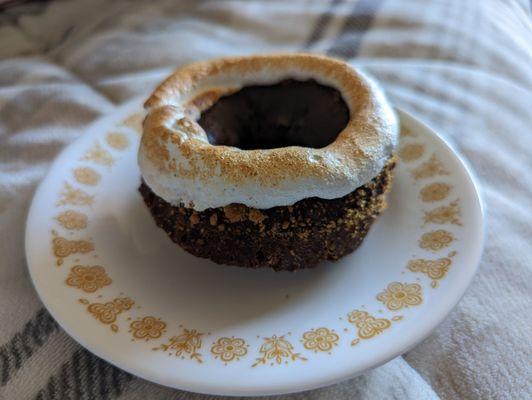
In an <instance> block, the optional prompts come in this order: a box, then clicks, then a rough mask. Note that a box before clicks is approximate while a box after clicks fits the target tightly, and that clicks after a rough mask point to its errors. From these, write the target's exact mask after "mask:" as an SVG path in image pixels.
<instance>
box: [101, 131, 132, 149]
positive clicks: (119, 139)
mask: <svg viewBox="0 0 532 400" xmlns="http://www.w3.org/2000/svg"><path fill="white" fill-rule="evenodd" d="M105 141H106V142H107V144H108V145H109V146H111V147H112V148H113V149H115V150H125V149H127V148H128V147H129V138H128V137H127V135H125V134H123V133H120V132H109V133H108V134H107V135H106V136H105Z"/></svg>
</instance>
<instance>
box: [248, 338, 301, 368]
mask: <svg viewBox="0 0 532 400" xmlns="http://www.w3.org/2000/svg"><path fill="white" fill-rule="evenodd" d="M263 339H264V342H263V343H262V345H261V346H260V349H259V353H260V354H261V355H262V356H261V357H258V358H257V360H256V361H255V363H254V364H253V365H252V366H251V367H256V366H257V365H261V364H266V363H267V362H270V365H274V363H277V364H281V363H282V362H283V361H284V362H285V363H286V364H288V361H296V360H301V361H307V359H306V358H305V357H303V356H301V355H300V354H299V353H294V346H292V344H291V343H290V342H289V341H288V340H287V339H286V335H281V336H277V335H273V336H271V337H264V338H263Z"/></svg>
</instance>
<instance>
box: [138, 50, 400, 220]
mask: <svg viewBox="0 0 532 400" xmlns="http://www.w3.org/2000/svg"><path fill="white" fill-rule="evenodd" d="M284 80H295V81H309V80H313V81H316V82H318V83H319V84H320V85H323V86H328V87H332V88H334V89H336V90H337V91H339V92H340V93H341V95H342V98H343V101H344V102H345V104H346V105H347V107H348V109H349V114H350V115H349V120H348V122H347V125H346V126H345V127H344V129H343V130H342V131H341V132H340V133H339V134H338V136H337V137H336V139H335V140H334V141H333V142H332V143H330V144H328V145H326V146H325V147H321V148H312V147H301V146H288V147H276V148H269V149H255V150H243V149H240V148H238V147H232V146H225V145H213V144H211V143H209V140H208V137H207V134H206V132H205V131H204V129H203V128H202V127H201V126H200V125H199V124H198V122H197V121H198V120H199V118H200V117H201V113H202V112H204V111H205V110H207V109H208V108H209V107H211V106H212V105H213V104H214V103H216V101H217V100H218V99H220V97H222V96H226V95H229V94H232V93H235V92H237V91H239V90H241V89H242V88H245V87H248V86H260V85H265V86H266V85H274V84H276V83H279V82H281V81H284ZM145 107H146V109H147V112H148V113H147V117H146V119H145V121H144V133H143V136H142V141H141V145H140V149H139V165H140V169H141V173H142V176H143V179H144V180H145V182H146V184H147V185H148V186H149V187H150V188H151V189H152V190H153V191H154V192H155V193H156V194H157V195H158V196H160V197H162V198H163V199H164V200H166V201H167V202H169V203H171V204H175V205H177V204H184V205H185V206H187V207H192V208H194V209H196V210H198V211H202V210H205V209H207V208H214V207H222V206H227V205H229V204H233V203H237V204H245V205H246V206H248V207H254V208H262V209H265V208H271V207H275V206H286V205H291V204H293V203H295V202H297V201H299V200H301V199H304V198H308V197H320V198H325V199H332V198H339V197H342V196H344V195H346V194H347V193H350V192H352V191H353V190H354V189H356V188H357V187H359V186H362V185H364V184H365V183H367V182H369V181H370V180H371V179H372V178H374V177H375V176H377V175H378V173H379V172H380V171H381V169H382V168H383V167H384V165H385V164H386V162H387V160H388V159H389V158H390V156H391V153H392V151H393V149H394V148H395V146H396V143H397V138H398V128H397V120H396V116H395V114H394V112H393V110H392V108H391V106H390V105H389V103H388V101H387V100H386V98H385V96H384V94H383V93H382V91H381V90H380V89H379V88H378V87H377V86H376V84H375V83H374V82H373V81H372V80H371V79H369V78H368V77H367V76H365V75H364V74H362V73H361V72H360V71H358V70H356V69H354V68H353V67H351V66H349V65H348V64H347V63H345V62H343V61H339V60H335V59H331V58H327V57H323V56H317V55H310V54H283V55H269V56H251V57H237V58H222V59H217V60H212V61H207V62H201V63H196V64H191V65H189V66H186V67H184V68H181V69H178V70H177V71H176V72H174V73H173V74H172V75H171V76H170V77H169V78H168V79H167V80H166V81H165V82H163V83H162V84H161V85H160V86H159V87H158V88H157V89H156V90H155V91H154V93H153V94H152V95H151V97H150V98H149V99H148V101H146V103H145Z"/></svg>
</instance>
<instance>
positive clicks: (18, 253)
mask: <svg viewBox="0 0 532 400" xmlns="http://www.w3.org/2000/svg"><path fill="white" fill-rule="evenodd" d="M529 7H530V5H529V3H528V2H527V1H526V0H521V1H519V0H506V1H503V0H483V1H478V0H403V1H397V0H396V1H393V0H388V1H384V0H358V1H348V0H332V1H323V2H318V1H304V0H297V1H296V0H291V1H228V0H225V1H193V0H188V1H184V0H183V1H179V2H177V1H151V2H148V1H145V2H141V1H126V0H117V1H110V0H109V1H104V0H76V1H70V2H61V1H55V2H51V3H48V4H46V5H37V6H35V5H33V6H24V7H19V8H14V9H11V10H10V11H9V12H7V13H4V14H3V15H0V57H1V58H2V60H0V255H1V257H0V304H1V307H0V399H8V400H11V399H41V400H44V399H54V400H55V399H115V398H122V399H147V398H149V399H182V398H192V399H204V398H207V396H201V395H193V394H189V393H185V392H181V391H178V390H172V389H168V388H164V387H161V386H158V385H155V384H152V383H149V382H146V381H144V380H142V379H139V378H135V377H132V376H131V375H129V374H127V373H125V372H123V371H121V370H119V369H117V368H114V367H112V366H110V365H109V364H107V363H106V362H104V361H102V360H100V359H98V358H96V357H95V356H93V355H92V354H90V353H88V352H87V351H86V350H84V349H82V348H81V347H80V346H79V345H77V344H76V343H75V342H74V341H73V340H72V339H70V338H69V337H68V336H67V335H66V334H65V333H64V332H63V331H62V330H61V329H60V328H59V327H58V326H57V324H56V323H55V322H54V321H53V319H52V318H51V317H50V316H49V314H48V313H47V312H46V310H45V309H44V308H43V306H42V304H41V303H40V301H39V299H38V298H37V296H36V294H35V291H34V289H33V288H32V285H31V282H30V279H29V276H28V272H27V269H26V264H25V258H24V246H23V233H24V224H25V218H26V213H27V210H28V206H29V204H30V202H31V198H32V195H33V192H34V190H35V187H36V186H37V184H38V183H39V181H40V180H41V179H42V178H43V176H44V175H45V174H46V171H47V169H48V167H49V165H50V162H51V161H52V160H53V159H54V157H55V156H56V155H57V154H58V152H59V151H60V150H61V149H62V148H63V147H64V146H66V145H68V144H69V143H71V142H72V141H73V140H75V139H76V138H77V137H78V136H79V135H82V134H83V132H84V130H85V127H87V126H88V125H89V124H91V123H92V122H94V121H95V120H97V119H98V118H100V117H102V116H103V115H106V114H109V113H112V112H113V109H114V108H115V107H116V106H117V105H119V104H120V103H122V102H124V101H126V100H128V99H130V98H132V97H134V96H146V95H147V93H149V91H150V90H151V89H152V88H153V87H154V85H156V84H157V83H158V82H159V81H160V80H161V79H163V78H164V77H165V75H167V74H168V72H169V71H170V70H171V69H173V68H175V67H176V66H178V65H182V64H185V63H188V62H190V61H193V60H200V59H205V58H210V57H215V56H221V55H230V54H248V53H263V52H272V51H294V50H306V51H313V52H322V53H328V54H330V55H333V56H337V57H343V58H347V59H349V60H350V62H352V63H353V64H356V65H359V66H362V67H363V68H365V69H367V70H368V71H369V72H370V73H372V74H374V75H375V76H376V77H377V78H378V79H379V80H380V81H381V82H382V84H383V85H384V87H385V89H386V90H387V92H388V94H389V96H390V98H391V99H392V100H393V101H394V102H395V104H397V105H399V106H400V107H403V108H404V109H406V110H408V111H411V112H412V113H414V114H415V115H417V116H418V117H420V118H421V119H422V120H424V121H426V122H427V123H429V124H430V125H432V126H433V127H435V128H436V130H437V131H438V132H440V133H442V134H443V135H444V136H445V137H446V138H447V139H448V140H449V141H450V142H451V143H452V144H453V145H454V146H455V147H456V148H457V149H458V150H459V151H460V152H461V153H462V154H463V155H464V156H465V158H466V159H468V160H469V162H470V163H471V165H472V167H473V169H474V171H476V173H477V175H478V177H479V180H480V183H481V186H482V189H483V197H484V201H485V203H486V210H487V232H486V233H487V238H486V248H485V251H484V255H483V257H482V262H481V265H480V269H479V272H478V274H477V276H476V278H475V279H474V281H473V283H472V285H471V287H470V288H469V290H468V291H467V293H466V295H465V296H464V298H463V300H462V301H461V302H460V304H459V305H458V306H457V308H456V309H455V310H454V312H453V313H452V314H451V315H450V316H449V317H448V318H447V320H446V321H445V322H444V323H443V324H442V325H441V326H440V327H439V328H438V329H437V330H436V331H435V332H434V334H432V335H431V336H430V337H429V338H428V339H427V340H425V341H424V342H423V343H422V344H420V345H419V346H417V347H416V348H414V349H413V350H411V351H410V352H408V353H407V354H406V355H404V356H403V357H399V358H397V359H395V360H393V361H391V362H389V363H388V364H386V365H384V366H382V367H380V368H377V369H375V370H373V371H371V372H368V373H366V374H364V375H362V376H360V377H357V378H355V379H352V380H350V381H347V382H344V383H341V384H338V385H335V386H332V387H329V388H324V389H320V390H315V391H311V392H306V393H302V394H297V395H288V396H286V397H284V396H282V398H286V399H333V398H334V399H408V398H412V399H437V398H442V399H530V398H532V386H531V382H532V367H531V362H532V345H531V343H532V339H531V335H530V332H531V330H532V324H531V317H530V311H532V301H531V299H532V273H531V270H532V212H531V208H532V172H531V171H532V25H531V22H530V21H531V20H530V8H529Z"/></svg>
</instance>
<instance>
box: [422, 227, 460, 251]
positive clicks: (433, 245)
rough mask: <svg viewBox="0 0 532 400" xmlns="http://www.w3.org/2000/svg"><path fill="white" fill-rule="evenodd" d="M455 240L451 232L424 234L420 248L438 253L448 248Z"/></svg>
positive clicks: (437, 231) (440, 231)
mask: <svg viewBox="0 0 532 400" xmlns="http://www.w3.org/2000/svg"><path fill="white" fill-rule="evenodd" d="M453 240H454V236H453V234H452V233H451V232H448V231H446V230H443V229H438V230H436V231H430V232H427V233H424V234H423V235H422V236H421V239H420V240H419V247H421V248H422V249H425V250H432V251H438V250H441V249H444V248H445V247H448V246H449V245H450V244H451V242H452V241H453Z"/></svg>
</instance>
